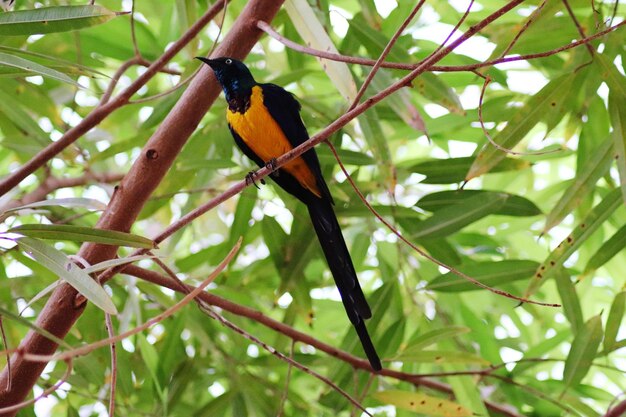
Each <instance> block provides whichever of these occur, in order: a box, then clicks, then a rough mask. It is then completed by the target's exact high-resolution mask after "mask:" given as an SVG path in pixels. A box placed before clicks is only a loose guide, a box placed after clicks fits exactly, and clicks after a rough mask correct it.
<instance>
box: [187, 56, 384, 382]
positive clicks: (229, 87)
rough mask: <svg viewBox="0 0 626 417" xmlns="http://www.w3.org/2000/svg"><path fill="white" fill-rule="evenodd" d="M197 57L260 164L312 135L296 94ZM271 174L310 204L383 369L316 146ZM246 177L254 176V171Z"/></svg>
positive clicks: (350, 306)
mask: <svg viewBox="0 0 626 417" xmlns="http://www.w3.org/2000/svg"><path fill="white" fill-rule="evenodd" d="M196 58H197V59H199V60H200V61H202V62H204V63H205V64H207V65H208V66H209V67H211V69H212V70H213V72H214V74H215V77H216V78H217V81H218V82H219V84H220V85H221V87H222V90H223V91H224V95H225V97H226V102H227V104H228V108H227V110H226V119H227V121H228V127H229V129H230V132H231V133H232V135H233V138H234V139H235V143H236V144H237V146H238V147H239V148H240V149H241V151H242V152H243V153H244V154H245V155H246V156H247V157H248V158H250V159H251V160H252V161H254V162H255V163H256V164H257V165H258V166H259V167H261V168H262V167H265V166H269V167H270V168H271V169H275V166H274V164H275V162H276V158H278V157H280V156H281V155H283V154H285V153H286V152H288V151H290V150H291V149H293V148H295V147H297V146H298V145H300V144H301V143H303V142H305V141H306V140H307V139H308V138H309V134H308V132H307V130H306V127H305V126H304V123H303V121H302V118H301V117H300V110H301V105H300V103H299V102H298V100H297V99H296V98H295V96H294V95H293V94H292V93H290V92H288V91H287V90H285V89H284V88H282V87H280V86H278V85H276V84H262V83H257V82H256V81H255V79H254V77H253V75H252V73H251V72H250V70H249V69H248V67H247V66H246V65H245V64H244V63H243V62H241V61H239V60H237V59H235V58H230V57H219V58H215V59H208V58H204V57H196ZM270 178H272V180H273V181H274V182H275V183H277V184H278V185H279V186H280V187H281V188H283V189H284V190H285V191H287V192H288V193H289V194H291V195H293V196H294V197H296V198H297V199H298V200H300V201H301V202H302V203H304V204H305V205H306V206H307V208H308V211H309V215H310V217H311V222H312V223H313V228H314V230H315V233H316V234H317V238H318V240H319V242H320V245H321V247H322V251H323V253H324V256H325V258H326V261H327V263H328V267H329V269H330V271H331V273H332V275H333V278H334V280H335V284H336V285H337V288H338V290H339V294H340V295H341V300H342V302H343V306H344V308H345V310H346V313H347V315H348V318H349V319H350V322H351V323H352V325H353V326H354V328H355V329H356V333H357V335H358V337H359V339H360V341H361V345H362V346H363V350H364V352H365V355H366V356H367V358H368V360H369V363H370V365H371V367H372V369H373V370H375V371H380V370H381V369H382V365H381V362H380V358H379V356H378V353H377V352H376V348H375V347H374V344H373V343H372V340H371V338H370V335H369V333H368V331H367V328H366V327H365V320H367V319H369V318H371V317H372V311H371V309H370V307H369V305H368V303H367V300H366V298H365V295H364V294H363V290H362V289H361V286H360V284H359V281H358V279H357V275H356V271H355V269H354V265H353V263H352V258H351V257H350V252H348V247H347V246H346V242H345V240H344V238H343V234H342V232H341V228H340V226H339V222H338V221H337V216H336V215H335V212H334V209H333V205H334V201H333V198H332V196H331V194H330V190H329V189H328V185H327V184H326V181H324V177H323V176H322V170H321V168H320V163H319V160H318V157H317V154H316V152H315V149H310V150H308V151H306V152H305V153H303V154H302V155H301V156H299V157H297V158H295V159H293V160H291V161H289V162H287V163H286V164H284V165H283V166H281V167H280V168H278V169H277V170H276V171H274V172H272V174H270ZM246 179H247V180H252V181H253V176H252V174H249V176H248V177H246Z"/></svg>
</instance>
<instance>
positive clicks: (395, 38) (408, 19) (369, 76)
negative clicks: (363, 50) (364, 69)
mask: <svg viewBox="0 0 626 417" xmlns="http://www.w3.org/2000/svg"><path fill="white" fill-rule="evenodd" d="M425 1H426V0H420V1H418V2H417V4H416V5H415V7H413V10H411V13H409V15H408V16H407V17H406V19H404V22H402V24H401V25H400V27H398V29H397V30H396V33H394V35H393V36H392V37H391V39H390V40H389V42H388V43H387V45H386V46H385V49H383V52H382V53H381V54H380V56H379V57H378V59H377V60H376V62H375V63H374V66H373V67H372V70H371V71H370V72H369V74H367V77H366V78H365V81H363V84H362V85H361V88H359V91H358V92H357V94H356V97H355V98H354V100H353V101H352V104H351V105H350V107H349V108H348V111H350V110H352V109H354V108H355V107H356V105H357V104H359V101H360V100H361V97H363V94H365V90H367V87H368V86H369V85H370V83H371V82H372V79H373V78H374V76H375V75H376V72H378V69H379V68H380V66H381V64H382V63H383V62H384V61H385V58H387V55H389V52H391V48H393V45H395V44H396V42H397V41H398V38H399V37H400V35H402V32H403V31H404V29H406V27H407V26H408V25H409V23H411V20H413V18H414V17H415V15H416V14H417V12H418V11H419V10H420V9H421V8H422V6H423V5H424V3H425Z"/></svg>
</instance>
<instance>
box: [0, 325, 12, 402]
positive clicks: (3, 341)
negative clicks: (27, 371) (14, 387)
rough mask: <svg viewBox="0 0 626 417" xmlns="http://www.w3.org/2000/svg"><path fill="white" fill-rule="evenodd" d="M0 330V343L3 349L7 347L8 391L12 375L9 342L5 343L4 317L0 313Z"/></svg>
mask: <svg viewBox="0 0 626 417" xmlns="http://www.w3.org/2000/svg"><path fill="white" fill-rule="evenodd" d="M0 332H2V344H3V345H4V347H5V349H7V353H6V356H7V372H8V373H9V379H8V380H7V387H6V390H7V391H10V390H11V380H12V379H13V378H12V375H11V354H10V353H9V352H8V349H9V344H8V343H7V335H6V333H5V332H4V318H3V317H2V315H0Z"/></svg>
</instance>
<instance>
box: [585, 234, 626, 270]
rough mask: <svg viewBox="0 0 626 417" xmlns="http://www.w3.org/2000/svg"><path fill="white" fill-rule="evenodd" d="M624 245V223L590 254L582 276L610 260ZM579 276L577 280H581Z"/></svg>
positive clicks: (625, 241)
mask: <svg viewBox="0 0 626 417" xmlns="http://www.w3.org/2000/svg"><path fill="white" fill-rule="evenodd" d="M625 247H626V225H624V226H622V227H620V229H619V230H618V231H617V232H615V234H614V235H613V236H611V238H610V239H609V240H607V241H606V242H604V243H603V244H602V246H600V248H599V249H598V250H597V251H596V252H595V253H594V254H593V255H592V256H591V258H590V259H589V262H587V265H586V266H585V270H584V272H583V276H587V275H589V274H591V273H592V272H593V271H595V270H596V269H598V268H600V267H601V266H602V265H604V264H605V263H607V262H608V261H610V260H611V258H613V257H614V256H615V255H617V254H618V253H620V252H621V251H622V250H623V249H624V248H625ZM581 279H582V277H581V278H579V280H581Z"/></svg>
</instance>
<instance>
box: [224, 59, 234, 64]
mask: <svg viewBox="0 0 626 417" xmlns="http://www.w3.org/2000/svg"><path fill="white" fill-rule="evenodd" d="M224 62H225V63H226V65H230V64H232V63H233V60H232V59H230V58H227V59H226V61H224Z"/></svg>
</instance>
